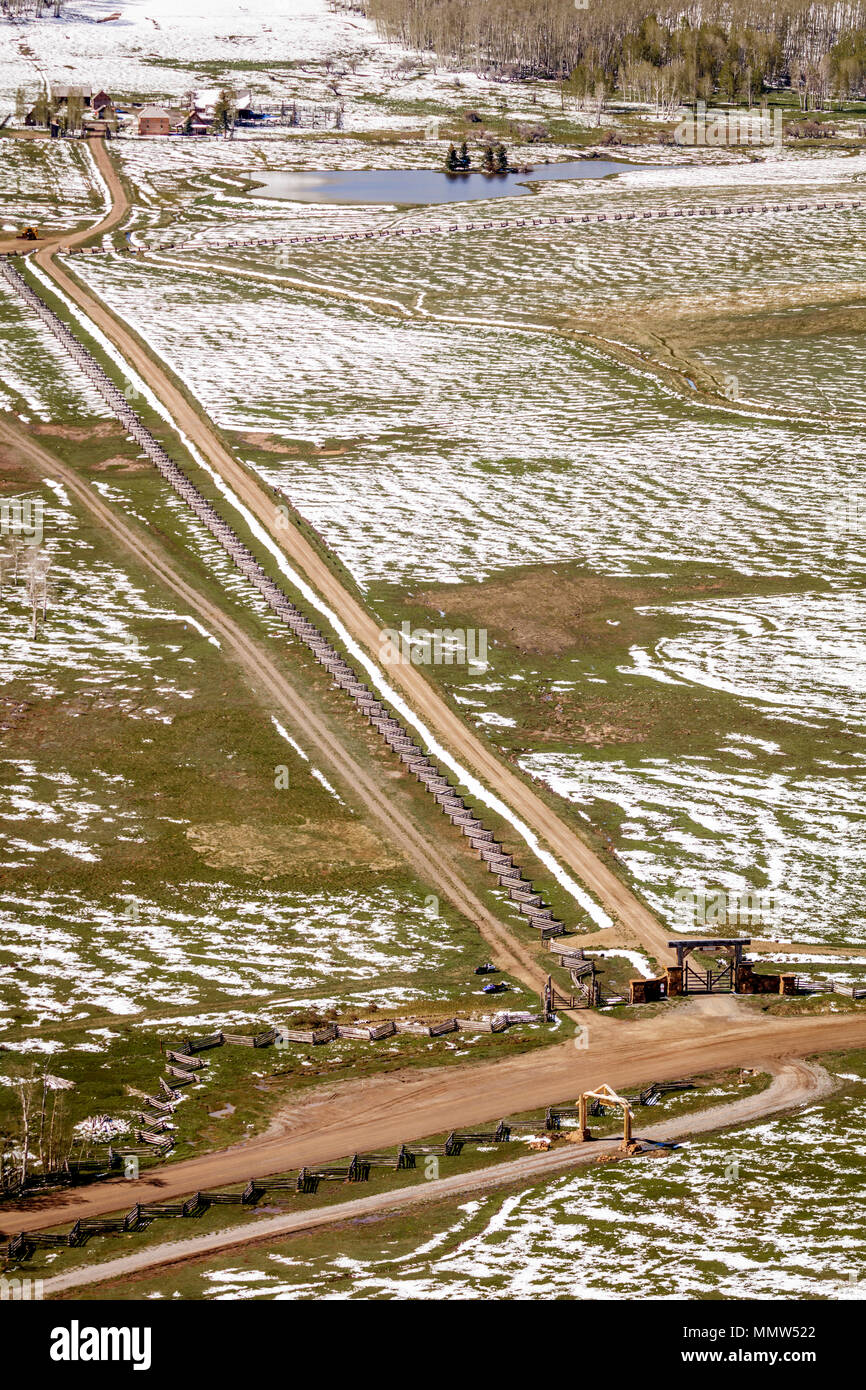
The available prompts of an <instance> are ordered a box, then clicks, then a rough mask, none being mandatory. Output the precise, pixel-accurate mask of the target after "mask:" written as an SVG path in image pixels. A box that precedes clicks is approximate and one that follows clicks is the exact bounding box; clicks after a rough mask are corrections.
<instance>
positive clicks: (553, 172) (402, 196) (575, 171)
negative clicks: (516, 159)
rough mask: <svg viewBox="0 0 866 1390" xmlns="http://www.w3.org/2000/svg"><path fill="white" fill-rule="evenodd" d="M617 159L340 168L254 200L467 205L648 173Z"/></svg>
mask: <svg viewBox="0 0 866 1390" xmlns="http://www.w3.org/2000/svg"><path fill="white" fill-rule="evenodd" d="M644 167H650V166H644V165H641V164H625V163H622V162H618V161H615V160H612V159H573V160H568V161H566V162H565V163H562V164H540V165H538V166H537V167H534V168H533V170H532V172H531V173H528V174H521V173H512V174H493V175H487V174H482V173H467V174H446V173H445V172H444V171H443V170H441V169H337V170H334V171H333V172H323V173H305V174H264V175H261V176H259V177H261V180H262V184H261V187H260V188H256V189H255V190H254V191H253V193H252V194H251V195H250V196H251V197H253V198H287V199H289V200H291V201H292V202H295V203H398V204H409V203H412V204H419V203H425V204H430V203H467V202H478V201H479V200H481V199H487V198H514V197H522V196H523V195H524V194H526V193H531V192H532V191H533V190H532V188H531V187H529V185H530V184H532V183H535V182H536V181H540V180H547V179H603V178H608V177H609V176H610V175H611V174H619V173H622V172H623V170H630V169H642V168H644Z"/></svg>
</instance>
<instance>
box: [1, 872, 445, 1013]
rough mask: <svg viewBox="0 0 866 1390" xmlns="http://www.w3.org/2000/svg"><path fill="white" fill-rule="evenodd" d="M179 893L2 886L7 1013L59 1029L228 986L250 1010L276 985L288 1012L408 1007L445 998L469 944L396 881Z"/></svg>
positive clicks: (214, 887) (196, 1003)
mask: <svg viewBox="0 0 866 1390" xmlns="http://www.w3.org/2000/svg"><path fill="white" fill-rule="evenodd" d="M173 898H174V902H175V903H176V906H174V907H171V906H167V905H166V904H165V903H164V902H163V901H159V902H157V901H152V902H149V901H147V900H146V899H145V898H143V897H142V896H141V895H140V894H135V893H129V894H123V893H118V894H116V895H113V896H110V897H109V899H108V900H104V899H103V898H102V897H101V898H100V900H99V901H94V900H92V899H91V898H90V897H89V896H88V895H86V894H82V893H72V892H54V891H52V890H50V889H46V890H44V891H43V892H42V893H41V894H40V897H39V899H38V900H36V899H34V898H32V897H31V896H29V895H27V896H26V897H25V896H23V895H19V894H16V893H4V894H3V895H2V897H0V934H2V936H3V937H4V938H5V939H6V940H7V941H11V940H13V939H14V941H15V950H14V954H13V953H12V951H11V950H9V949H8V948H7V949H4V950H3V951H2V952H0V996H2V1008H0V1018H3V1019H5V1020H6V1022H7V1025H8V1023H9V1022H10V1021H11V1020H12V1019H13V1018H14V1019H15V1020H16V1025H17V1026H16V1033H17V1028H19V1027H20V1026H21V1024H22V1023H29V1024H33V1023H39V1024H41V1025H42V1027H43V1028H44V1029H47V1030H49V1031H50V1029H51V1025H52V1023H56V1022H58V1021H60V1020H61V1019H62V1020H66V1021H67V1022H69V1021H72V1022H74V1021H75V1020H81V1022H82V1023H85V1022H86V1021H87V1020H88V1019H89V1018H91V1017H92V1016H93V1015H94V1014H99V1013H106V1014H115V1015H117V1016H118V1017H123V1016H124V1015H127V1014H134V1013H138V1012H140V1011H141V1010H145V1011H146V1010H150V1009H152V1010H155V1011H156V1014H157V1016H158V1015H159V1013H160V1012H163V1013H164V1012H165V1011H166V1010H170V1011H171V1012H172V1013H173V1014H174V1013H177V1012H178V1011H182V1010H188V1011H189V1012H190V1014H191V1015H192V1016H193V1018H195V1016H196V1015H197V1014H198V1013H200V1012H201V1011H202V1009H203V1008H206V1009H207V1010H208V1015H209V1017H210V1019H211V1020H213V1018H214V1017H216V1015H214V1014H213V1009H214V1001H215V1000H218V999H220V998H223V999H225V1000H226V1001H227V1007H230V1008H232V1009H234V1008H236V1006H237V1001H238V1000H241V999H242V1000H243V1001H244V1002H243V1008H244V1015H243V1016H244V1017H246V1018H248V1017H250V1015H257V1012H258V1009H259V1006H260V1003H261V1001H262V1000H263V999H270V998H272V997H273V996H274V995H279V997H280V999H281V1001H285V1010H284V1013H285V1012H289V1013H290V1012H292V1010H296V1009H298V1008H303V1007H305V1006H309V1004H310V1003H311V1001H313V1000H314V1001H315V1003H316V1006H317V1007H318V1008H330V1007H331V1006H332V1005H333V1004H334V1003H335V1001H336V1000H337V999H339V1000H341V1002H342V1004H343V1006H346V1004H347V996H349V1000H350V1001H352V1002H357V1003H361V1002H362V1001H367V1000H375V1002H376V1003H378V1004H379V1006H380V1007H386V1008H395V1007H402V1006H404V1005H405V1006H407V1007H409V1006H411V1005H413V1004H418V1003H423V1002H425V1001H426V1002H427V1003H428V1004H429V1003H430V1002H431V1001H432V1000H437V999H447V997H448V991H447V990H446V989H442V988H440V989H438V990H437V987H436V983H435V981H436V977H437V973H440V972H441V970H442V968H443V966H445V965H447V964H448V963H449V961H450V959H451V958H453V957H455V956H459V955H460V954H461V953H462V951H463V950H464V946H463V944H462V942H461V941H460V940H459V939H458V937H457V936H456V935H455V934H454V933H453V931H452V929H451V928H450V927H449V924H448V923H447V922H446V921H437V922H436V928H435V932H433V933H431V919H430V917H429V915H428V913H427V912H426V911H425V907H424V904H423V902H422V901H421V900H420V899H414V900H413V898H412V897H411V896H410V895H409V894H406V893H398V892H395V891H394V890H393V889H390V888H385V887H383V888H382V889H381V891H378V892H376V893H374V894H363V893H356V892H334V891H328V890H326V889H323V890H322V891H321V892H318V893H316V892H308V893H286V892H274V891H271V890H268V889H266V888H259V887H253V886H251V887H250V889H249V891H248V892H246V893H241V892H239V891H238V890H237V888H233V887H231V886H230V885H229V884H223V885H220V884H209V883H186V884H184V883H176V884H174V885H173ZM13 933H14V936H13ZM470 973H471V972H470V969H469V962H468V961H467V976H468V975H469V974H470ZM218 1016H219V1017H220V1018H222V1017H223V1014H222V1013H219V1010H218ZM223 1021H227V1020H226V1019H224V1020H223ZM184 1026H186V1027H189V1026H190V1024H189V1021H188V1020H187V1021H184V1020H181V1021H180V1022H179V1023H178V1027H184ZM199 1026H201V1025H200V1024H199ZM4 1031H5V1030H4Z"/></svg>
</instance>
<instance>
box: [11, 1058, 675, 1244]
mask: <svg viewBox="0 0 866 1390" xmlns="http://www.w3.org/2000/svg"><path fill="white" fill-rule="evenodd" d="M657 1089H660V1090H665V1091H668V1090H683V1089H689V1083H687V1082H673V1083H666V1084H664V1085H663V1086H662V1087H661V1088H657ZM650 1092H653V1099H652V1100H645V1099H644V1096H646V1095H649V1094H650ZM657 1099H658V1097H657V1096H656V1095H655V1093H654V1088H653V1087H650V1088H649V1090H648V1091H645V1092H642V1093H641V1095H640V1096H639V1097H635V1098H634V1100H633V1102H632V1103H633V1104H635V1105H649V1104H653V1103H656V1101H657ZM606 1112H607V1108H606V1107H605V1106H604V1105H603V1103H602V1102H601V1101H599V1100H594V1101H593V1103H592V1105H591V1106H590V1114H592V1115H603V1114H605V1113H606ZM577 1117H578V1107H577V1106H574V1105H563V1106H550V1107H548V1109H547V1110H546V1112H545V1115H544V1118H543V1119H539V1120H510V1119H509V1120H500V1121H499V1123H498V1124H497V1125H496V1127H495V1128H493V1129H475V1130H470V1129H466V1130H452V1131H451V1132H450V1133H449V1134H448V1135H447V1136H446V1138H445V1139H444V1140H441V1141H439V1142H434V1143H411V1144H399V1145H398V1146H397V1147H396V1149H395V1150H393V1151H391V1150H388V1151H386V1152H382V1153H371V1154H360V1153H354V1154H352V1156H351V1157H350V1159H349V1160H348V1162H347V1163H333V1164H322V1165H320V1166H319V1167H315V1168H307V1167H303V1168H300V1169H299V1170H298V1171H297V1173H296V1175H295V1176H294V1177H284V1178H251V1179H250V1180H249V1182H247V1184H246V1186H245V1187H243V1188H242V1189H241V1190H239V1191H236V1192H235V1191H233V1192H194V1193H193V1194H192V1195H191V1196H189V1197H186V1198H184V1199H182V1200H178V1201H172V1202H153V1203H149V1202H148V1203H143V1202H136V1204H135V1206H133V1207H130V1208H129V1210H128V1211H127V1212H125V1213H124V1214H123V1215H122V1216H108V1217H86V1218H84V1219H81V1220H78V1221H76V1222H75V1224H74V1225H73V1226H72V1227H71V1229H70V1230H68V1231H22V1232H21V1233H19V1234H18V1235H17V1236H14V1237H13V1239H12V1240H10V1241H9V1242H8V1243H7V1244H6V1245H5V1246H0V1258H3V1259H4V1260H6V1261H9V1262H17V1263H20V1262H22V1261H24V1260H28V1259H30V1257H31V1256H32V1255H33V1254H34V1253H35V1252H36V1251H37V1250H48V1249H51V1250H55V1249H58V1248H61V1247H65V1248H67V1249H75V1248H77V1247H80V1246H82V1245H86V1244H87V1242H88V1241H89V1240H90V1238H91V1237H92V1236H99V1235H125V1234H130V1233H133V1234H134V1233H137V1232H140V1231H144V1230H147V1228H148V1227H149V1226H150V1225H151V1223H152V1222H153V1221H155V1220H158V1219H161V1218H166V1217H168V1218H178V1217H179V1218H181V1219H190V1218H193V1217H197V1216H203V1215H204V1213H205V1212H206V1211H208V1210H209V1209H210V1208H211V1207H215V1206H239V1207H246V1208H250V1207H254V1206H256V1204H257V1203H258V1202H260V1201H261V1199H262V1198H263V1197H267V1198H268V1199H269V1200H272V1199H273V1196H275V1195H277V1196H278V1195H279V1194H280V1193H289V1192H294V1193H300V1194H301V1195H304V1196H306V1195H310V1194H314V1193H316V1192H318V1190H319V1187H320V1185H321V1184H322V1183H323V1182H344V1183H359V1182H369V1181H370V1177H371V1174H372V1172H373V1169H375V1168H383V1169H391V1170H393V1171H395V1172H398V1171H406V1170H412V1169H415V1168H417V1165H418V1160H419V1159H430V1158H433V1159H437V1160H438V1159H439V1158H460V1157H461V1155H462V1153H463V1150H464V1149H465V1148H466V1147H467V1145H470V1144H474V1145H483V1146H490V1145H493V1144H507V1143H509V1142H511V1140H512V1139H514V1138H515V1136H516V1135H519V1134H525V1135H535V1134H540V1132H541V1131H545V1132H547V1133H554V1134H556V1133H558V1132H559V1131H560V1130H561V1129H562V1127H563V1121H567V1120H574V1119H576V1118H577ZM646 1142H648V1143H651V1142H652V1141H646ZM541 1146H543V1147H549V1142H548V1140H547V1139H546V1138H543V1137H541ZM339 1212H340V1208H339V1205H336V1206H335V1207H334V1218H335V1220H338V1219H339Z"/></svg>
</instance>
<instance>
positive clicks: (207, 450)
mask: <svg viewBox="0 0 866 1390" xmlns="http://www.w3.org/2000/svg"><path fill="white" fill-rule="evenodd" d="M92 147H93V152H94V155H95V157H96V159H97V163H98V165H99V167H100V170H101V172H102V174H103V176H104V178H105V180H106V183H107V184H108V187H109V189H110V190H111V193H112V197H113V198H115V199H118V200H119V199H121V198H123V199H124V201H125V195H124V194H123V190H122V187H121V185H120V180H119V178H118V176H117V173H116V171H115V169H114V167H113V165H112V164H111V161H110V159H109V157H108V154H107V151H106V150H105V148H104V147H103V145H102V143H101V142H99V141H94V142H92ZM91 234H92V233H91ZM86 235H87V234H86V233H85V234H84V236H86ZM77 239H78V240H81V239H84V237H83V236H81V235H79V237H78V238H77ZM73 240H75V239H71V238H70V239H67V242H66V244H67V245H70V244H72V243H73ZM54 253H55V248H54V247H51V246H48V247H45V248H43V249H41V250H40V251H38V252H36V255H35V260H36V262H37V263H38V264H39V265H40V266H41V268H42V269H43V270H44V271H45V272H46V273H47V274H48V275H50V276H51V278H52V279H53V280H54V281H55V283H56V284H57V285H58V286H59V287H60V288H61V289H62V290H63V292H64V293H65V294H66V295H68V296H69V298H70V299H72V300H74V302H75V303H76V304H78V305H79V307H80V308H82V309H83V310H84V311H85V313H86V314H87V315H88V316H89V317H90V318H91V319H92V320H93V322H94V323H96V324H97V325H98V326H99V328H100V329H101V330H102V331H103V333H105V335H106V336H107V337H108V338H109V339H110V340H111V341H112V342H113V343H114V345H115V347H117V348H118V350H119V351H120V352H121V353H122V354H123V356H124V357H125V358H126V360H127V361H128V362H129V363H130V364H131V365H132V366H133V367H134V368H135V370H136V371H137V372H138V373H139V374H140V376H142V377H143V379H144V380H145V381H147V383H148V385H149V386H150V387H151V389H152V390H153V391H154V392H155V393H156V394H157V395H158V396H159V398H160V400H161V401H162V403H163V405H164V406H166V407H167V409H168V410H169V412H170V414H171V417H172V419H173V420H174V422H175V424H176V425H177V426H178V427H179V428H180V429H181V430H183V432H184V433H185V434H186V435H187V436H188V437H189V438H190V439H191V440H192V441H193V443H194V444H195V445H196V447H197V448H198V449H200V450H201V452H202V453H203V454H204V456H205V457H206V458H207V459H208V461H209V463H210V464H211V465H212V466H213V467H214V468H215V469H217V471H218V472H219V473H220V474H221V476H222V477H223V479H224V480H225V481H226V482H227V483H228V484H229V485H230V487H231V488H232V489H233V490H234V492H235V493H236V494H237V495H238V497H239V498H240V499H241V500H242V501H243V502H244V504H245V505H246V506H247V507H248V508H249V510H250V511H251V512H252V513H253V515H254V516H255V517H256V518H257V520H258V521H259V522H260V523H261V524H262V525H263V526H264V527H265V528H266V529H267V531H268V533H269V535H270V536H271V538H272V539H273V540H274V541H275V542H276V543H277V544H278V545H279V546H280V547H281V548H282V549H283V550H284V552H285V553H286V555H287V556H288V557H289V559H290V560H291V562H292V564H293V565H294V566H295V567H296V568H297V569H298V570H299V571H300V572H301V573H302V574H303V576H304V577H305V578H306V579H307V580H308V582H309V583H310V584H312V586H313V587H314V588H315V589H316V590H317V591H318V592H319V594H320V595H321V596H322V597H323V598H324V599H325V601H326V602H327V603H328V604H329V606H330V607H331V608H332V609H333V610H334V612H335V613H336V614H337V615H338V617H339V618H340V619H341V621H342V622H343V623H344V624H345V626H346V628H347V629H348V630H349V632H350V633H351V634H352V636H353V637H354V638H355V640H356V641H357V642H359V643H360V644H361V646H363V647H364V649H365V650H366V652H367V654H368V655H369V656H370V657H371V658H373V659H374V660H376V659H377V658H378V654H379V651H380V648H381V628H380V626H379V624H378V623H377V622H376V620H375V619H374V618H373V617H372V616H371V615H370V614H369V613H368V612H367V611H366V610H365V609H364V608H363V607H362V605H361V604H360V603H358V601H357V600H356V599H355V598H354V597H353V596H352V595H351V594H350V593H349V592H348V591H347V590H346V588H345V587H344V585H343V583H342V581H341V580H340V578H339V577H338V576H337V575H336V574H335V573H334V572H333V571H332V570H331V569H330V568H329V566H328V564H327V563H326V561H325V559H324V558H323V557H322V556H321V555H320V554H319V553H318V551H317V550H316V549H315V548H314V547H313V546H312V545H311V544H310V542H309V541H307V540H306V538H305V537H304V536H303V535H302V534H301V533H300V531H299V530H297V528H296V527H294V526H289V527H286V525H285V515H284V513H283V512H280V511H278V509H277V504H276V501H275V499H274V498H272V497H271V496H270V495H269V493H268V491H267V489H266V488H265V486H264V485H263V484H262V483H261V482H260V481H259V480H258V479H256V478H255V477H253V476H252V475H251V474H250V473H248V472H247V470H246V469H245V468H244V467H243V465H242V464H241V463H239V462H238V460H237V459H236V458H235V457H234V455H233V454H232V453H231V452H230V451H229V449H228V448H227V447H226V445H225V444H224V443H223V441H222V440H221V438H220V437H219V435H218V434H217V432H216V430H215V429H214V428H213V427H212V426H211V425H210V423H209V422H208V421H207V420H206V419H205V418H204V417H203V415H202V414H201V413H200V411H199V410H197V409H196V408H195V407H194V406H193V405H192V404H191V403H190V402H189V401H188V400H187V398H186V396H185V395H184V394H183V392H182V391H181V390H180V389H179V387H177V386H176V385H175V384H174V382H173V381H172V380H171V379H170V378H169V377H168V375H167V374H166V372H165V371H163V369H162V368H161V367H160V366H159V365H158V364H157V363H156V362H155V361H154V359H153V357H152V356H151V355H150V353H149V352H148V351H147V350H146V349H145V348H144V347H143V346H142V345H141V344H140V343H139V342H138V340H137V339H136V338H134V337H133V335H132V334H131V333H130V332H129V331H128V330H127V329H126V328H125V326H124V325H123V323H122V322H121V321H120V320H119V319H117V318H116V317H115V315H114V314H113V313H112V312H110V310H109V309H108V308H107V307H106V306H105V305H104V304H102V303H101V301H99V300H97V299H96V298H95V297H94V296H93V295H92V294H90V293H89V292H87V291H85V290H84V289H82V288H81V287H80V286H79V285H78V284H77V283H76V282H75V281H74V280H73V279H72V278H71V277H70V275H68V274H67V273H66V271H65V270H63V269H61V268H60V267H59V266H58V265H56V264H55V263H54V260H53V256H54ZM388 675H389V677H390V679H392V680H393V681H394V683H395V684H396V685H398V686H400V687H402V691H403V693H404V694H405V696H406V697H407V698H408V699H409V701H410V703H411V704H412V706H413V707H414V709H415V710H416V711H417V713H418V714H419V715H420V716H421V717H422V718H423V720H424V721H425V722H426V723H427V725H428V726H429V727H430V728H431V729H432V730H433V731H434V732H435V734H436V735H437V737H438V738H439V739H441V741H442V742H443V743H444V744H445V745H446V746H448V747H449V748H450V749H451V750H452V752H453V754H454V755H455V756H456V757H457V758H459V759H460V760H461V761H462V762H463V763H464V764H465V765H466V766H467V767H468V768H470V769H471V771H472V772H473V773H474V774H475V775H476V776H478V777H480V778H481V779H482V780H483V781H484V782H485V783H486V784H487V786H488V787H490V788H491V790H493V791H494V792H495V793H496V794H497V795H498V796H500V797H501V798H502V800H503V801H505V802H506V803H507V804H508V805H509V806H510V807H511V808H512V810H513V811H515V812H517V814H518V815H519V816H520V817H521V818H522V819H523V820H524V821H525V822H526V823H527V824H528V825H529V826H530V828H531V829H532V830H533V831H534V832H535V833H536V834H537V835H538V836H539V838H540V840H541V841H542V842H543V843H545V844H546V845H547V847H548V848H549V850H551V851H552V853H553V854H554V855H556V857H557V858H558V859H559V861H560V862H561V863H562V864H564V865H565V866H566V867H567V868H568V869H570V870H571V871H573V872H574V873H575V874H576V875H577V876H578V877H579V878H580V880H581V881H582V882H583V883H584V884H585V885H586V886H587V887H588V888H589V889H590V890H591V891H592V892H593V893H595V894H596V896H597V897H598V898H599V899H600V901H601V902H602V903H603V905H604V907H605V908H606V910H607V911H608V912H609V913H610V914H611V916H612V917H614V918H615V919H619V920H621V921H622V922H623V924H624V925H625V926H626V927H627V928H628V929H629V931H630V932H631V933H633V935H634V937H635V938H636V940H637V941H638V942H639V943H640V944H641V945H642V946H644V948H645V949H646V950H647V951H648V952H649V953H650V954H651V955H652V956H654V957H655V959H656V960H658V961H659V962H664V963H668V962H672V961H673V953H672V952H671V951H670V950H669V949H668V944H667V943H668V932H667V930H666V929H665V928H664V927H663V926H662V925H661V924H660V923H659V922H658V920H657V919H656V917H655V916H654V915H653V913H652V912H650V910H649V909H648V908H647V907H646V906H645V905H644V904H643V903H642V902H640V900H639V899H638V898H637V897H635V895H634V893H632V892H631V890H630V889H629V888H628V887H627V886H626V884H625V883H623V882H622V881H621V880H620V879H619V878H618V877H617V875H616V874H615V873H614V872H613V870H612V869H610V868H609V867H608V866H607V865H606V864H605V863H604V862H603V860H602V859H601V858H600V857H599V855H597V854H596V853H595V851H594V850H592V849H590V847H589V846H588V845H587V844H585V843H584V841H583V840H582V839H581V838H580V837H579V836H578V834H577V833H576V832H575V831H574V830H572V829H571V828H570V827H569V826H567V825H566V824H565V823H564V822H563V821H562V820H560V818H559V816H558V815H557V814H556V812H555V811H554V810H553V809H552V808H551V807H550V806H548V805H547V803H546V802H545V801H544V800H543V799H542V797H540V796H539V795H538V794H537V793H536V792H534V791H533V790H532V788H531V787H529V786H528V785H527V784H526V783H525V782H524V781H523V780H522V779H521V778H520V777H518V776H517V775H516V774H515V773H513V772H512V771H511V770H510V769H509V768H508V767H507V766H505V765H504V764H503V763H502V762H500V760H499V758H498V757H497V756H496V754H495V753H494V752H493V750H492V749H491V748H489V747H488V746H486V744H485V743H484V742H483V740H482V739H480V738H478V737H477V736H476V735H475V734H474V733H472V732H471V731H470V730H469V729H468V728H467V727H466V725H465V724H464V723H463V721H462V719H461V718H460V716H459V715H457V714H455V713H454V712H453V711H452V710H451V709H450V708H449V707H448V705H447V704H446V702H445V701H444V700H443V699H442V698H441V696H439V695H438V693H437V692H436V691H435V690H434V689H433V687H432V686H431V685H430V684H429V683H428V682H427V680H426V679H425V677H424V675H423V674H422V672H421V670H420V668H418V667H416V666H411V665H405V666H404V665H393V666H390V667H389V669H388Z"/></svg>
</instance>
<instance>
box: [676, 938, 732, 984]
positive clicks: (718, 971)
mask: <svg viewBox="0 0 866 1390" xmlns="http://www.w3.org/2000/svg"><path fill="white" fill-rule="evenodd" d="M668 945H669V946H670V947H671V949H672V950H674V951H676V953H677V965H678V967H679V969H680V971H681V972H682V991H683V994H733V993H734V992H735V991H736V987H737V971H738V970H739V967H740V966H741V964H742V961H743V952H744V950H745V949H746V947H747V946H750V945H751V937H740V938H738V939H736V940H732V939H731V938H730V937H728V938H724V937H720V938H718V939H716V940H710V939H708V938H707V937H680V938H679V939H678V940H677V941H669V942H668ZM693 951H700V953H701V954H702V955H706V956H713V957H720V958H721V959H720V960H717V963H716V965H715V966H712V965H711V966H707V967H704V966H702V965H698V964H696V963H695V962H694V961H693V960H692V958H691V957H692V952H693Z"/></svg>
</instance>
